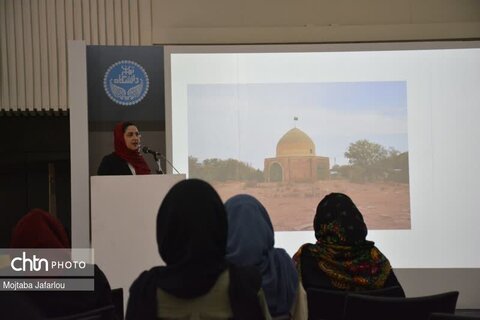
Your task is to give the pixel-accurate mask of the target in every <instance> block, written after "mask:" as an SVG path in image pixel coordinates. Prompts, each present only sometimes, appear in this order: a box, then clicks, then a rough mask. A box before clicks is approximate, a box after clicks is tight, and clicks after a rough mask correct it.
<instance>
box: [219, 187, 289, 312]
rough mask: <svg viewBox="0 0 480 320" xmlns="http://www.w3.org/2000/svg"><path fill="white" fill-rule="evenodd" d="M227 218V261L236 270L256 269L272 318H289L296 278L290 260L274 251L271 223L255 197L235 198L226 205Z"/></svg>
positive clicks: (280, 251)
mask: <svg viewBox="0 0 480 320" xmlns="http://www.w3.org/2000/svg"><path fill="white" fill-rule="evenodd" d="M225 208H226V209H227V215H228V242H227V260H228V261H229V262H230V263H232V264H234V265H237V266H241V267H243V266H255V267H257V268H258V269H259V270H260V272H261V273H262V288H263V292H264V293H265V298H266V300H267V304H268V309H269V310H270V314H271V315H272V316H277V315H282V314H288V313H289V312H290V310H291V307H292V305H293V300H294V298H295V294H296V292H297V287H298V276H297V272H296V270H295V267H294V265H293V262H292V259H291V258H290V256H289V255H288V254H287V252H286V251H285V250H283V249H279V248H274V244H275V240H274V232H273V226H272V222H271V221H270V218H269V216H268V213H267V210H266V209H265V207H264V206H263V205H262V204H261V203H260V202H259V201H258V200H257V199H255V198H254V197H252V196H250V195H246V194H241V195H236V196H234V197H232V198H230V199H229V200H228V201H227V202H226V203H225Z"/></svg>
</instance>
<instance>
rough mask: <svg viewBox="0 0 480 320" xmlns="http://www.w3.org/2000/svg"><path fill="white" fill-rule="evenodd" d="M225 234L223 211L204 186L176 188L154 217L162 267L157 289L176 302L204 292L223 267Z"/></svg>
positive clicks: (188, 182) (191, 182)
mask: <svg viewBox="0 0 480 320" xmlns="http://www.w3.org/2000/svg"><path fill="white" fill-rule="evenodd" d="M227 232H228V225H227V213H226V211H225V207H224V206H223V203H222V200H221V199H220V197H219V195H218V194H217V192H216V191H215V190H214V189H213V188H212V187H211V186H210V185H209V184H208V183H206V182H204V181H202V180H195V179H192V180H185V181H182V182H180V183H178V184H176V185H175V186H174V187H173V188H172V189H171V190H170V192H168V194H167V196H166V197H165V199H164V200H163V203H162V205H161V206H160V209H159V210H158V215H157V244H158V251H159V253H160V256H161V257H162V259H163V261H165V263H166V266H165V267H162V268H161V270H160V272H159V274H158V287H159V288H162V289H163V290H165V291H166V292H168V293H170V294H173V295H174V296H177V297H179V298H193V297H198V296H200V295H203V294H205V293H206V292H208V290H210V288H211V287H212V286H213V285H214V284H215V282H216V280H217V278H218V276H219V275H220V273H222V272H223V271H224V270H225V269H226V267H227V264H226V262H225V251H226V245H227Z"/></svg>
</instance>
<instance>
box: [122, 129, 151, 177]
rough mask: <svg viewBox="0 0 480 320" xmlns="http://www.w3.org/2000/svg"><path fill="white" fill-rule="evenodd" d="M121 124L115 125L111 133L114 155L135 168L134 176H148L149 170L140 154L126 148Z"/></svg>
mask: <svg viewBox="0 0 480 320" xmlns="http://www.w3.org/2000/svg"><path fill="white" fill-rule="evenodd" d="M123 124H124V122H119V123H117V125H116V126H115V129H114V131H113V141H114V145H115V154H116V155H117V156H119V157H120V158H122V159H123V160H125V161H127V162H128V163H130V164H131V165H132V166H133V167H134V168H135V173H136V174H149V173H150V168H149V167H148V164H147V163H146V162H145V159H143V157H142V155H141V154H140V152H139V151H138V150H135V151H133V150H130V149H128V148H127V145H126V144H125V138H124V137H123V135H124V132H123Z"/></svg>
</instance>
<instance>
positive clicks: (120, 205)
mask: <svg viewBox="0 0 480 320" xmlns="http://www.w3.org/2000/svg"><path fill="white" fill-rule="evenodd" d="M90 179H91V180H90V199H91V202H90V203H91V235H92V248H93V249H94V259H95V260H94V261H95V263H96V264H97V265H98V266H99V267H100V268H101V269H102V270H103V272H104V273H105V275H106V276H107V278H108V281H109V282H110V286H111V287H112V289H113V288H120V287H121V288H123V294H124V305H125V307H126V304H127V301H128V289H129V288H130V285H131V284H132V282H133V281H134V280H135V279H136V278H137V277H138V275H139V274H140V273H141V272H142V271H144V270H148V269H150V268H151V267H153V266H158V265H162V264H163V261H162V260H161V258H160V255H159V253H158V248H157V240H156V219H157V212H158V209H159V208H160V204H161V203H162V200H163V198H164V197H165V195H166V194H167V192H168V190H170V188H171V187H172V186H173V185H174V184H176V183H177V182H179V181H181V180H184V179H185V175H183V174H176V175H172V174H168V175H145V176H93V177H91V178H90Z"/></svg>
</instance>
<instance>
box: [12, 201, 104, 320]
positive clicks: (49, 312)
mask: <svg viewBox="0 0 480 320" xmlns="http://www.w3.org/2000/svg"><path fill="white" fill-rule="evenodd" d="M10 247H11V248H39V249H40V248H42V249H60V248H61V249H68V248H70V241H69V238H68V235H67V233H66V232H65V229H64V227H63V225H62V224H61V222H60V221H59V220H58V219H56V218H55V217H54V216H53V215H51V214H50V213H48V212H46V211H43V210H41V209H33V210H31V211H30V212H29V213H28V214H26V215H25V216H24V217H23V218H22V219H20V221H19V222H18V223H17V225H16V226H15V228H14V230H13V234H12V238H11V241H10ZM94 272H95V274H94V289H95V290H94V291H24V292H22V295H23V296H26V297H28V299H29V300H30V301H31V302H32V303H33V304H34V305H35V307H36V309H37V310H38V312H39V313H40V314H41V316H42V317H44V318H53V317H60V316H66V315H70V314H76V313H81V312H86V311H89V310H92V309H95V308H100V307H103V306H107V305H111V304H112V298H111V289H110V285H109V283H108V280H107V278H106V277H105V275H104V274H103V272H102V271H101V270H100V268H98V267H97V266H96V265H95V266H94ZM16 293H17V292H5V294H10V295H14V294H16ZM12 307H14V306H12ZM13 311H15V310H13Z"/></svg>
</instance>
